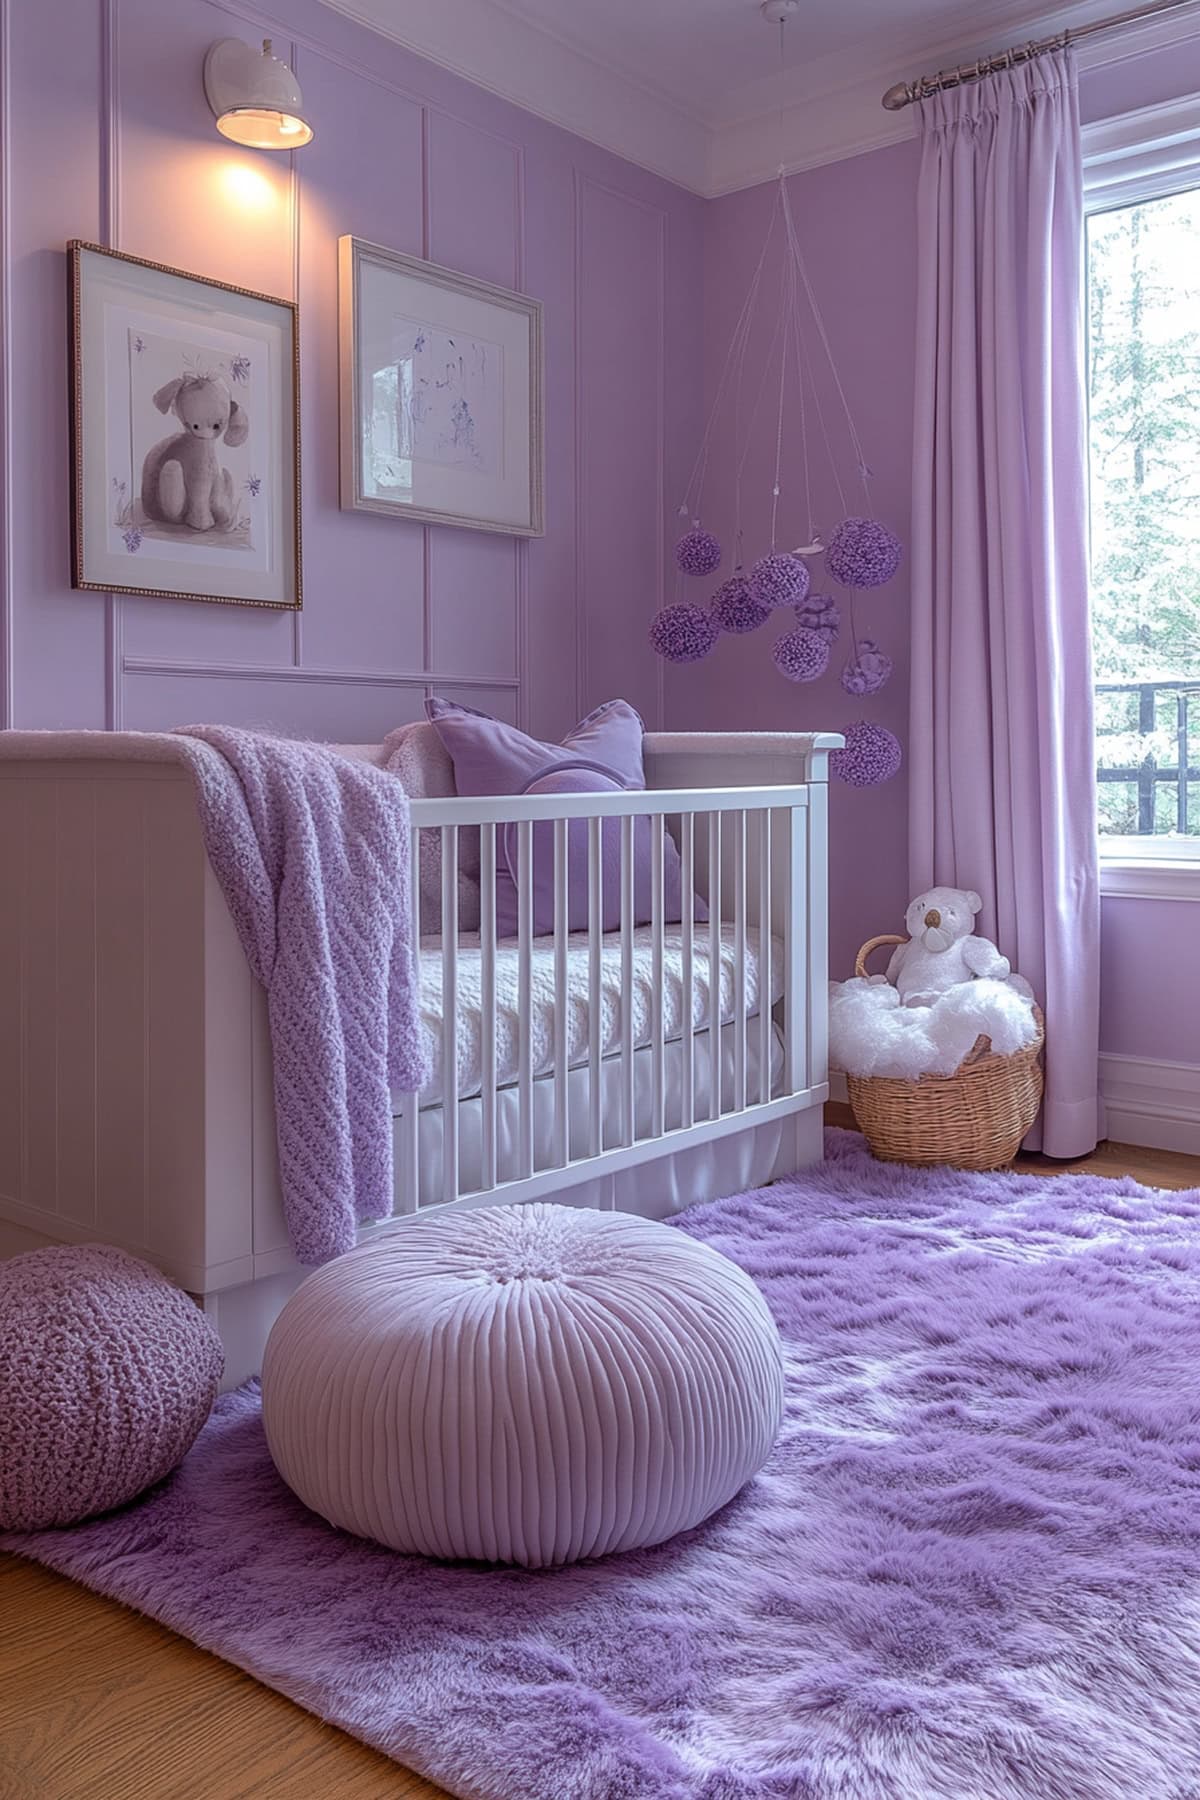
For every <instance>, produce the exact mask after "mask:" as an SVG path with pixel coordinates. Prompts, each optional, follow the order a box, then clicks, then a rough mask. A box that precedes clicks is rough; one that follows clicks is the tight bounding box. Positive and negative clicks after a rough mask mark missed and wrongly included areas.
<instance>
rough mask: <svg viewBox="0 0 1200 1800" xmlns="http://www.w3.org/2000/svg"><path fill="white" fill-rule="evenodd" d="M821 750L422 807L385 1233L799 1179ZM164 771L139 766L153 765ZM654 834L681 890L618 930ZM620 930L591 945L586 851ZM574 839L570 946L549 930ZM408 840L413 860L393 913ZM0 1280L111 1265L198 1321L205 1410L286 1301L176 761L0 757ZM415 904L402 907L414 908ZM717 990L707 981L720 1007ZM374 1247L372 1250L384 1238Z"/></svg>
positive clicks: (260, 1129) (279, 1234) (758, 739)
mask: <svg viewBox="0 0 1200 1800" xmlns="http://www.w3.org/2000/svg"><path fill="white" fill-rule="evenodd" d="M840 742H841V740H840V739H839V738H838V737H836V736H833V735H831V734H825V733H814V734H789V733H783V734H775V733H746V734H727V735H714V734H703V735H701V734H671V733H666V734H662V733H659V734H650V735H648V736H647V737H646V739H645V744H644V751H645V762H646V772H647V781H648V783H649V786H648V789H647V791H646V792H642V793H629V792H626V793H603V794H595V795H588V794H564V795H539V796H526V797H523V798H520V799H512V798H501V799H494V800H487V799H484V800H481V799H449V800H443V799H439V800H415V801H414V802H413V803H412V811H413V824H414V827H421V828H428V827H436V828H437V829H439V830H440V832H441V834H442V865H443V876H442V883H443V892H442V924H443V930H442V934H441V938H440V941H438V942H432V941H430V940H429V939H426V940H424V941H423V948H422V958H421V964H422V1010H423V1014H424V1018H425V1022H426V1027H427V1029H428V1030H429V1031H430V1032H431V1033H432V1035H433V1038H434V1042H435V1049H436V1051H437V1055H436V1057H435V1062H436V1064H437V1068H436V1072H435V1076H434V1080H433V1081H432V1083H431V1084H430V1086H429V1087H428V1088H427V1089H426V1090H425V1092H424V1093H422V1094H421V1095H417V1096H398V1097H397V1098H396V1101H395V1103H394V1113H395V1118H394V1146H395V1208H394V1214H393V1220H392V1221H389V1222H387V1228H391V1227H392V1226H393V1225H394V1223H395V1222H396V1221H411V1220H413V1219H419V1218H420V1217H421V1216H422V1215H424V1214H426V1213H428V1212H430V1211H432V1210H435V1209H438V1208H442V1207H447V1206H450V1207H463V1206H479V1205H488V1204H496V1203H497V1202H500V1201H508V1200H532V1199H536V1198H547V1197H555V1198H562V1199H563V1200H565V1201H568V1202H570V1203H573V1204H580V1205H593V1206H609V1207H619V1208H623V1209H625V1210H629V1211H636V1212H640V1213H643V1214H646V1215H649V1216H654V1217H663V1216H665V1215H667V1214H668V1213H670V1212H672V1211H676V1210H678V1209H679V1208H680V1207H682V1206H684V1205H687V1204H690V1203H691V1202H693V1201H696V1200H701V1199H709V1198H712V1197H714V1196H716V1195H718V1194H721V1193H729V1192H734V1191H736V1190H738V1189H739V1188H743V1187H746V1186H751V1185H755V1184H757V1183H761V1182H764V1181H767V1180H770V1179H771V1178H772V1177H773V1176H775V1175H776V1174H779V1173H782V1172H784V1171H786V1170H788V1169H791V1168H795V1167H799V1166H801V1165H802V1164H804V1163H808V1162H812V1161H814V1160H816V1159H817V1158H818V1157H819V1156H820V1154H821V1106H822V1103H823V1101H824V1100H825V1098H826V1096H827V1092H828V1089H827V1082H826V1075H827V1071H826V980H827V967H826V965H827V944H826V864H827V785H826V781H827V761H828V753H829V751H830V750H831V749H834V748H836V747H837V746H838V745H839V744H840ZM156 746H162V747H161V748H156ZM644 815H648V816H649V817H650V818H651V819H652V821H662V822H664V823H665V825H666V827H667V829H668V831H669V832H670V833H671V835H672V837H673V838H674V839H675V842H676V844H677V846H678V849H679V854H680V859H681V864H682V888H683V893H684V894H685V895H687V894H688V893H689V892H691V891H692V889H693V887H694V889H695V891H696V892H697V893H699V894H701V895H702V896H704V897H705V898H706V900H707V903H708V908H709V913H710V918H709V921H708V922H707V923H702V922H697V921H695V920H693V918H692V916H691V914H692V909H691V907H690V906H688V905H687V904H685V905H684V906H683V907H682V914H683V916H682V918H681V920H680V921H679V923H678V924H674V925H668V924H667V923H666V922H665V920H664V873H663V850H662V832H661V830H658V831H653V832H652V837H651V842H652V844H653V845H654V846H656V848H655V850H654V851H653V853H652V859H651V918H650V922H649V924H648V925H643V926H641V927H639V928H635V927H634V925H633V922H632V921H633V904H634V876H633V856H634V822H635V820H636V819H637V818H639V817H641V816H644ZM612 818H616V819H619V820H620V821H621V825H620V852H621V856H620V889H621V919H620V928H619V930H617V931H613V932H609V933H607V934H605V933H603V932H602V930H601V924H602V919H601V913H602V906H601V879H602V878H601V867H600V858H601V831H602V821H603V820H605V819H612ZM571 820H586V821H588V823H587V825H586V841H587V879H588V895H589V921H588V928H587V929H586V931H582V932H580V931H576V932H574V933H571V932H568V930H567V925H568V912H567V905H568V902H567V880H566V873H567V857H568V827H569V822H570V821H571ZM540 821H552V826H551V835H552V839H553V861H554V902H553V907H554V930H553V931H552V933H550V934H549V935H547V936H544V937H539V938H535V937H534V935H533V931H532V914H531V905H532V903H531V901H530V899H529V893H530V887H531V882H530V880H529V879H528V877H529V874H530V865H531V858H532V847H533V831H534V826H535V824H537V823H538V822H540ZM509 824H515V826H516V844H517V849H516V853H517V861H518V868H517V874H518V883H517V886H518V892H519V894H520V897H521V898H520V915H519V929H518V934H517V937H516V939H515V940H512V941H507V942H504V943H499V942H497V938H496V927H495V903H494V892H495V879H496V868H497V843H498V830H499V827H501V826H503V825H509ZM473 826H478V827H479V828H480V851H481V855H480V866H481V890H482V891H481V929H480V931H479V933H478V934H475V935H473V936H472V937H470V938H467V937H465V936H462V935H461V934H460V933H459V931H458V929H457V913H456V905H457V894H458V879H457V877H458V846H459V834H460V833H461V832H462V830H463V829H464V828H465V827H473ZM416 857H417V832H416V830H415V829H414V833H413V858H414V870H413V875H414V879H413V892H414V896H415V895H416V893H417V889H418V882H417V880H416V866H415V865H416ZM0 869H2V877H0V1254H11V1253H13V1252H15V1251H17V1250H20V1249H24V1248H29V1247H32V1246H33V1245H35V1244H38V1243H43V1242H46V1241H48V1240H49V1241H53V1240H66V1241H70V1242H84V1241H95V1240H103V1241H105V1242H109V1243H116V1244H121V1245H123V1246H124V1247H125V1248H127V1249H129V1250H131V1251H133V1252H134V1253H136V1254H138V1255H141V1256H145V1257H147V1258H148V1259H149V1260H151V1261H153V1262H155V1263H157V1264H158V1265H159V1266H160V1267H161V1268H163V1269H164V1270H165V1271H166V1272H167V1273H168V1274H169V1275H171V1276H172V1277H173V1278H174V1279H175V1280H177V1281H178V1282H179V1283H180V1284H181V1285H182V1286H184V1287H185V1288H187V1289H188V1290H189V1291H190V1292H192V1293H193V1294H195V1295H196V1296H197V1298H198V1299H199V1300H200V1302H201V1303H202V1304H203V1305H204V1307H205V1309H206V1310H207V1311H208V1312H209V1313H210V1315H211V1316H212V1317H213V1319H214V1320H215V1322H216V1324H217V1326H218V1329H219V1330H220V1332H221V1335H222V1337H223V1339H224V1341H225V1346H226V1354H227V1359H228V1367H227V1372H226V1374H227V1381H229V1382H230V1383H233V1382H237V1381H240V1380H241V1379H243V1378H244V1376H245V1375H246V1374H248V1373H250V1372H252V1371H253V1370H254V1369H256V1368H257V1366H258V1362H259V1358H260V1355H261V1350H262V1345H263V1343H264V1341H265V1337H266V1333H267V1331H268V1330H269V1328H270V1324H271V1322H272V1320H273V1319H274V1317H275V1315H276V1313H277V1312H278V1310H279V1308H280V1306H281V1305H282V1304H283V1302H284V1300H285V1299H286V1297H287V1295H288V1293H290V1292H291V1290H292V1289H293V1287H294V1286H295V1285H296V1283H297V1281H298V1280H299V1279H301V1276H302V1271H301V1270H300V1269H299V1267H298V1265H297V1264H296V1261H295V1259H294V1257H293V1255H292V1252H291V1250H290V1248H289V1245H288V1240H287V1232H286V1228H285V1224H284V1217H283V1211H282V1206H281V1201H280V1194H279V1185H278V1176H277V1169H276V1158H275V1123H274V1109H273V1103H272V1091H271V1090H272V1079H271V1073H272V1072H271V1047H270V1037H269V1032H268V1027H267V1018H266V1004H265V997H264V995H263V993H262V991H261V990H260V989H259V988H258V987H257V986H256V984H255V983H254V981H253V979H252V977H251V975H250V973H249V970H248V968H247V966H246V963H245V959H244V957H243V955H242V951H241V948H240V945H239V943H238V939H237V935H236V932H235V929H234V925H233V921H232V919H231V917H230V915H229V912H228V910H227V908H226V906H225V902H224V900H223V898H222V895H221V892H220V888H219V887H218V885H217V882H216V879H215V877H214V875H213V873H212V870H211V868H210V866H209V864H208V860H207V857H206V856H205V853H204V847H203V843H202V839H201V833H200V825H199V820H198V817H197V814H196V811H195V807H194V804H193V798H192V788H191V781H190V777H189V775H188V773H187V771H186V770H185V769H184V768H183V767H182V766H181V765H180V764H179V762H178V761H174V760H171V753H170V748H169V744H166V745H163V740H159V739H147V738H145V737H138V736H133V735H130V734H120V733H114V734H105V735H103V736H101V735H99V734H86V735H84V734H77V733H72V734H61V735H60V734H53V733H39V734H36V736H35V735H34V734H16V733H13V734H6V736H5V737H3V738H0ZM414 903H415V902H414ZM714 974H715V976H716V979H714ZM380 1228H381V1227H380V1226H373V1227H367V1228H365V1229H367V1230H378V1229H380Z"/></svg>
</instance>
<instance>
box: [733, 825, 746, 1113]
mask: <svg viewBox="0 0 1200 1800" xmlns="http://www.w3.org/2000/svg"><path fill="white" fill-rule="evenodd" d="M733 1104H734V1107H735V1108H736V1110H737V1111H738V1112H745V1110H746V811H745V808H744V807H743V808H742V810H741V811H740V812H736V813H734V815H733Z"/></svg>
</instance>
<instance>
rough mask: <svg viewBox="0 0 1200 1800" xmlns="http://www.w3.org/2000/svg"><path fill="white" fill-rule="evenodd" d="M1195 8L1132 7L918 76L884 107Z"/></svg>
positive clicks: (1165, 0)
mask: <svg viewBox="0 0 1200 1800" xmlns="http://www.w3.org/2000/svg"><path fill="white" fill-rule="evenodd" d="M1195 4H1196V0H1153V3H1152V4H1151V5H1149V6H1135V7H1131V8H1130V10H1129V11H1128V12H1123V13H1117V14H1116V15H1115V17H1113V18H1111V19H1098V20H1097V21H1096V23H1095V24H1094V25H1079V26H1077V27H1076V28H1075V29H1074V30H1073V31H1060V32H1059V33H1058V34H1057V36H1055V37H1048V38H1035V39H1032V40H1031V41H1030V42H1029V43H1028V44H1017V45H1014V46H1013V48H1012V49H1011V50H1000V51H998V52H997V54H996V55H995V56H983V57H980V59H979V61H978V62H974V63H960V65H959V67H958V68H957V69H939V71H938V73H937V74H936V75H919V76H918V77H917V79H916V80H915V81H898V82H897V83H896V85H895V86H894V87H890V88H889V89H888V91H887V93H886V94H885V95H884V96H883V104H884V106H886V108H887V110H888V111H889V112H903V110H904V108H905V107H906V106H912V105H913V104H914V103H915V102H916V101H918V100H928V99H929V97H930V95H931V94H940V93H941V91H942V89H943V88H955V87H961V86H962V85H963V83H964V82H967V81H982V80H983V78H984V76H985V75H995V74H998V73H999V71H1000V70H1001V69H1012V68H1015V67H1016V66H1017V64H1018V63H1027V62H1032V61H1033V59H1034V58H1035V57H1037V56H1045V55H1046V54H1047V52H1048V51H1050V50H1062V49H1065V47H1066V46H1067V45H1068V44H1075V43H1078V41H1079V39H1080V38H1087V37H1091V36H1092V35H1093V34H1094V33H1095V32H1098V31H1113V30H1115V29H1116V28H1117V26H1119V25H1133V24H1136V23H1137V22H1138V21H1139V20H1141V19H1152V18H1154V16H1155V15H1156V14H1157V13H1165V12H1174V11H1175V10H1176V8H1177V7H1180V6H1193V5H1195Z"/></svg>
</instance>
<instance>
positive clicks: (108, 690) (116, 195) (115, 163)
mask: <svg viewBox="0 0 1200 1800" xmlns="http://www.w3.org/2000/svg"><path fill="white" fill-rule="evenodd" d="M118 4H119V0H101V4H100V161H99V171H100V208H99V211H100V221H101V228H102V231H103V242H104V243H105V244H106V245H107V246H108V248H109V249H110V250H119V249H120V247H121V90H120V85H119V82H120V75H119V71H120V66H121V63H120V41H119V39H120V20H119V18H118V13H117V8H118ZM123 636H124V610H123V608H122V605H121V596H120V594H118V593H107V594H105V596H104V657H105V668H104V723H105V725H106V726H107V727H108V729H109V731H120V729H121V720H122V717H123V710H124V709H123V705H122V700H123V696H122V693H121V644H122V639H123Z"/></svg>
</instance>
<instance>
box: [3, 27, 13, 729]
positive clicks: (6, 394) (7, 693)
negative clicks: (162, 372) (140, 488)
mask: <svg viewBox="0 0 1200 1800" xmlns="http://www.w3.org/2000/svg"><path fill="white" fill-rule="evenodd" d="M11 79H12V39H11V33H10V30H9V0H0V730H4V729H6V728H7V727H9V726H11V725H14V724H15V723H16V704H15V702H16V672H15V670H14V668H13V608H12V596H13V559H12V534H13V494H12V385H11V372H12V173H11V172H12V145H11V137H12V104H11V99H10V91H11V90H10V85H9V84H10V82H11Z"/></svg>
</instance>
